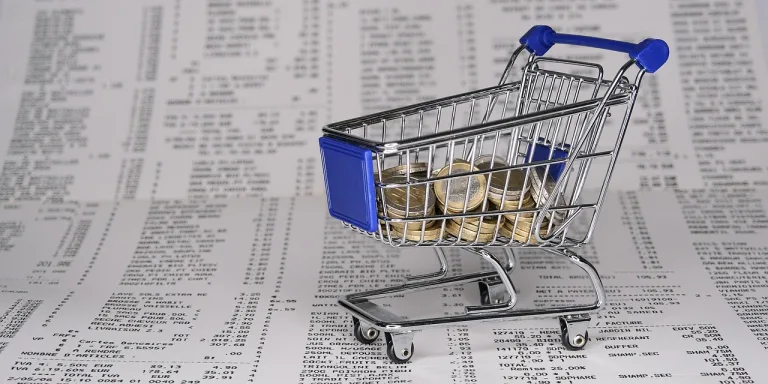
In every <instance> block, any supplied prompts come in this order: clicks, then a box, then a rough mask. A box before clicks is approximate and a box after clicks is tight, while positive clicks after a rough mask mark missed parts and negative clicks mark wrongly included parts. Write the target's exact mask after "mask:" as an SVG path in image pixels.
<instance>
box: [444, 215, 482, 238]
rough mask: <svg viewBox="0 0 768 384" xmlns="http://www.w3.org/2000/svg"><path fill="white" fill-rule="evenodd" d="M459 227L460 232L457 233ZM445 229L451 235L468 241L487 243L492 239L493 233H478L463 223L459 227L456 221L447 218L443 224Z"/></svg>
mask: <svg viewBox="0 0 768 384" xmlns="http://www.w3.org/2000/svg"><path fill="white" fill-rule="evenodd" d="M460 229H461V234H459V230H460ZM445 231H446V232H448V233H450V234H451V235H453V236H456V237H458V238H460V239H463V240H466V241H470V242H475V241H477V242H482V243H487V242H489V241H491V240H493V233H483V232H480V233H479V235H478V232H476V231H472V230H471V229H469V228H468V227H467V225H466V224H465V225H464V227H463V228H461V224H459V223H456V222H455V221H453V220H448V221H447V222H446V224H445Z"/></svg>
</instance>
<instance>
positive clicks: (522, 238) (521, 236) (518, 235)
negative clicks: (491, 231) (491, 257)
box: [499, 225, 547, 244]
mask: <svg viewBox="0 0 768 384" xmlns="http://www.w3.org/2000/svg"><path fill="white" fill-rule="evenodd" d="M542 227H543V225H542ZM546 234H547V232H546V229H542V230H541V231H539V235H541V236H545V235H546ZM499 235H500V236H504V237H506V238H508V239H512V240H514V241H519V242H521V243H530V244H536V243H538V242H537V241H536V236H533V235H531V232H530V231H517V230H516V231H515V232H514V233H513V232H512V230H511V229H509V228H507V227H506V226H504V227H501V228H499ZM529 237H530V239H529Z"/></svg>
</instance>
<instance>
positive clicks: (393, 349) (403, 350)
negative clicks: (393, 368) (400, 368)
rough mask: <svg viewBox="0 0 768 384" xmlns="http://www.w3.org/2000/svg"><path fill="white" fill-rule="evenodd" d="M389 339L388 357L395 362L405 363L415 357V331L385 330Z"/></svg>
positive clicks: (386, 337)
mask: <svg viewBox="0 0 768 384" xmlns="http://www.w3.org/2000/svg"><path fill="white" fill-rule="evenodd" d="M384 338H385V339H386V341H387V357H389V359H390V360H392V362H393V363H395V364H404V363H407V362H408V360H410V359H411V357H413V333H411V332H401V333H390V332H384Z"/></svg>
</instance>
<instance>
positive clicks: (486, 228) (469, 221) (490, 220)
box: [451, 215, 506, 233]
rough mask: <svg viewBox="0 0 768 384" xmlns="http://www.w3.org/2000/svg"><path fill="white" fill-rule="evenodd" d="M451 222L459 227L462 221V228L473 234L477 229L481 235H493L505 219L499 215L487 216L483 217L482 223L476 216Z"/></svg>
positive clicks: (458, 218)
mask: <svg viewBox="0 0 768 384" xmlns="http://www.w3.org/2000/svg"><path fill="white" fill-rule="evenodd" d="M451 220H452V221H453V222H455V223H456V224H459V225H461V223H462V220H463V221H464V228H468V229H469V230H471V231H474V232H477V231H478V228H479V231H480V232H481V233H493V232H494V231H495V230H496V227H497V226H501V225H504V221H505V220H506V219H505V218H504V216H501V215H489V216H483V220H482V221H480V217H478V216H475V217H466V218H460V217H455V218H453V219H451ZM478 224H479V225H478Z"/></svg>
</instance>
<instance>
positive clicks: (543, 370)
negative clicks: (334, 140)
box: [0, 0, 768, 384]
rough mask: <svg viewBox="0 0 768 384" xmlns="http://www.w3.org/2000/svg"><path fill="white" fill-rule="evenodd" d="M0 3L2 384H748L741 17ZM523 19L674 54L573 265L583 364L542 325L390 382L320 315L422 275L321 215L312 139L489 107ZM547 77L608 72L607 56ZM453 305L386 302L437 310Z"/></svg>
mask: <svg viewBox="0 0 768 384" xmlns="http://www.w3.org/2000/svg"><path fill="white" fill-rule="evenodd" d="M0 6H1V8H0V47H2V52H3V53H4V54H3V60H0V84H2V90H1V91H0V127H2V129H0V147H1V148H3V151H0V153H1V154H2V155H0V160H2V162H3V167H2V171H1V172H0V202H2V204H3V205H2V206H1V207H0V378H2V380H3V381H4V382H8V383H78V382H90V383H96V382H122V383H207V382H226V381H231V382H355V383H360V382H376V383H379V382H381V383H384V382H389V383H395V382H414V383H428V382H440V383H445V382H455V383H459V382H467V383H471V382H483V383H486V382H487V383H507V382H509V383H515V382H520V383H536V384H545V383H546V384H550V383H551V384H555V383H581V382H612V383H613V382H617V381H627V382H632V381H636V380H640V379H647V380H653V381H656V382H674V383H761V382H768V374H766V373H765V370H764V369H763V364H761V363H762V362H764V361H765V359H766V357H767V355H768V352H766V350H767V349H768V328H766V325H765V324H766V323H767V320H768V319H767V317H768V314H767V312H766V311H767V310H768V301H767V300H768V299H766V298H767V297H768V285H766V284H767V283H766V278H767V277H768V274H766V263H767V262H768V261H767V260H768V243H767V242H766V232H767V228H768V218H767V217H768V214H766V208H765V205H766V201H768V192H767V191H766V190H765V189H764V187H765V185H766V182H768V177H766V174H768V173H767V172H766V171H768V169H766V163H765V149H766V138H767V137H768V130H766V129H765V127H764V126H763V122H764V121H766V120H765V112H764V110H765V109H766V108H765V101H764V97H763V95H764V94H765V89H766V86H767V85H768V83H767V82H766V72H765V70H764V68H765V65H766V57H765V53H764V52H765V49H764V46H765V44H764V42H763V41H762V36H763V35H762V31H761V30H760V27H759V18H758V8H759V7H758V5H756V4H755V2H748V1H731V2H715V1H711V2H710V1H675V2H671V1H670V2H659V3H658V4H656V3H654V4H653V7H651V6H649V5H646V4H643V3H642V2H629V1H609V0H606V1H601V2H581V1H579V2H555V1H547V2H531V3H530V4H528V3H521V2H511V1H510V2H501V1H483V2H471V1H458V0H454V1H440V2H429V3H426V2H412V1H411V2H409V1H389V2H383V1H366V2H349V1H346V2H345V1H326V2H318V1H309V0H307V1H281V2H260V1H224V0H222V1H214V0H210V1H180V0H176V1H167V2H162V1H150V0H141V1H130V2H129V1H124V2H100V1H85V0H80V1H63V0H62V1H38V2H31V1H18V0H17V1H12V0H4V1H2V2H1V3H0ZM535 24H549V25H551V26H553V27H554V28H555V29H557V30H558V31H563V32H568V33H580V34H588V35H598V36H603V37H609V38H616V39H622V40H628V41H639V40H641V39H643V38H645V37H657V38H663V39H665V41H667V43H668V44H669V46H670V50H671V55H670V58H669V61H668V62H667V63H666V64H665V66H664V67H663V68H662V69H661V70H660V71H659V72H657V73H654V74H648V75H646V77H645V79H644V81H643V83H642V88H641V91H640V96H639V97H640V99H639V101H638V103H637V104H636V106H635V110H634V112H633V115H632V116H633V119H632V121H631V123H630V127H629V129H628V131H627V136H626V138H625V139H624V143H623V146H622V149H621V152H620V156H619V160H618V162H617V168H616V171H615V172H614V177H613V179H612V182H611V188H610V192H609V194H608V197H607V198H606V201H605V207H604V208H603V211H602V213H601V215H600V218H599V221H598V224H597V228H596V231H595V238H594V240H593V242H592V243H590V244H588V245H586V246H584V247H582V248H580V249H578V250H577V251H578V252H579V253H580V254H581V255H582V256H584V257H586V258H587V259H588V260H590V261H591V262H592V263H593V264H595V266H596V267H597V268H598V271H599V272H600V274H601V276H602V279H603V282H604V284H605V287H606V290H607V294H608V305H607V307H606V309H605V310H603V311H602V312H601V313H600V315H598V316H596V317H593V319H592V323H591V326H590V333H589V335H590V341H589V343H588V344H587V347H586V348H585V349H584V350H583V351H578V352H570V351H566V350H565V349H564V348H563V347H562V345H561V343H560V340H559V337H560V336H559V331H558V329H557V321H556V319H528V320H521V321H508V322H498V323H483V324H471V325H467V326H458V327H450V328H435V329H429V330H425V331H422V332H419V333H418V334H417V335H416V337H415V340H414V345H415V354H414V356H413V359H412V360H411V362H410V363H409V364H406V365H394V364H391V363H390V362H389V360H388V359H387V357H386V354H385V353H384V343H383V341H382V338H380V339H379V340H378V341H377V342H376V343H375V344H372V345H369V346H366V345H361V344H360V343H358V342H357V341H356V340H355V339H354V337H353V336H352V331H351V319H350V318H349V317H348V316H347V315H346V314H344V312H343V311H342V310H341V309H340V308H339V307H338V305H337V303H336V300H337V298H338V296H340V295H342V294H346V293H350V292H355V291H361V290H367V289H372V288H381V287H385V286H390V285H394V284H397V283H400V282H402V281H403V278H404V276H405V275H408V274H418V273H426V272H430V271H432V270H433V269H435V268H437V264H436V262H435V258H434V256H433V251H432V250H431V249H428V248H419V249H404V250H400V249H396V248H393V247H389V246H386V245H384V244H381V243H377V242H376V241H375V240H373V239H370V238H367V237H364V236H361V235H358V234H355V233H353V232H351V231H347V230H344V229H343V228H342V227H341V224H340V223H339V222H338V221H336V220H332V219H330V218H329V216H328V214H327V205H326V201H325V197H324V187H323V183H322V180H323V176H322V169H321V166H320V159H319V151H318V148H317V138H318V137H319V136H320V135H321V132H320V129H321V127H322V126H323V125H324V124H326V123H329V122H332V121H338V120H341V119H344V118H349V117H354V116H358V115H361V114H364V113H369V112H376V111H379V110H382V109H385V108H389V107H396V106H401V105H407V104H410V103H414V102H418V101H421V100H426V99H430V98H436V97H442V96H447V95H450V94H454V93H459V92H464V91H469V90H472V89H477V88H482V87H487V86H491V85H494V84H495V83H496V82H497V81H498V77H499V76H500V74H501V71H502V70H503V68H504V65H505V63H506V60H507V58H508V55H509V54H510V53H511V51H512V50H513V49H514V48H515V47H516V44H517V40H518V39H519V37H520V36H521V35H522V34H523V33H524V32H525V31H526V30H527V29H528V28H530V26H532V25H535ZM557 54H562V55H564V56H566V57H571V58H579V59H583V60H589V61H596V62H599V63H600V64H601V65H603V67H604V68H605V70H606V73H607V74H612V72H613V71H615V69H616V68H618V66H619V65H620V64H622V63H623V61H624V60H626V57H624V55H622V54H616V53H608V54H605V53H603V52H601V51H597V50H591V49H587V48H574V47H558V50H555V49H553V50H552V55H557ZM411 75H412V76H411ZM387 76H395V77H397V80H393V79H388V78H387ZM593 187H596V186H593ZM494 252H496V251H494ZM448 259H449V260H448V261H449V264H450V265H451V267H452V269H451V273H468V272H473V271H476V270H480V269H483V268H489V266H487V265H483V264H482V262H481V261H480V260H478V258H477V257H476V256H474V255H472V254H469V253H467V252H465V251H461V250H458V249H451V250H449V257H448ZM518 259H519V266H518V268H516V270H515V272H514V273H513V275H512V277H513V280H514V281H515V284H516V286H517V288H518V289H519V290H520V303H519V305H520V306H521V307H526V306H528V307H530V306H534V305H538V306H541V305H552V304H566V303H572V302H574V301H576V302H588V301H590V300H592V296H591V294H592V292H591V291H590V289H589V286H588V282H587V280H586V278H585V276H583V274H582V273H580V271H578V270H577V268H575V267H573V266H569V265H568V264H565V263H564V262H562V261H557V260H553V259H552V258H551V256H548V255H547V254H545V253H543V252H540V251H527V252H521V253H520V255H519V258H518ZM477 295H478V294H477V288H476V287H475V286H467V287H465V288H464V289H463V290H459V289H453V288H446V289H438V290H436V291H428V292H420V293H417V294H414V295H411V296H407V297H405V298H397V299H393V300H391V301H390V302H389V303H388V304H391V305H392V306H393V308H397V310H398V311H400V310H402V311H403V312H404V315H407V316H409V317H413V316H419V315H423V316H427V315H435V314H437V315H441V314H442V313H444V312H460V311H462V310H463V307H464V306H465V305H467V304H477V300H478V298H477ZM385 302H386V301H385ZM393 310H394V309H393Z"/></svg>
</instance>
